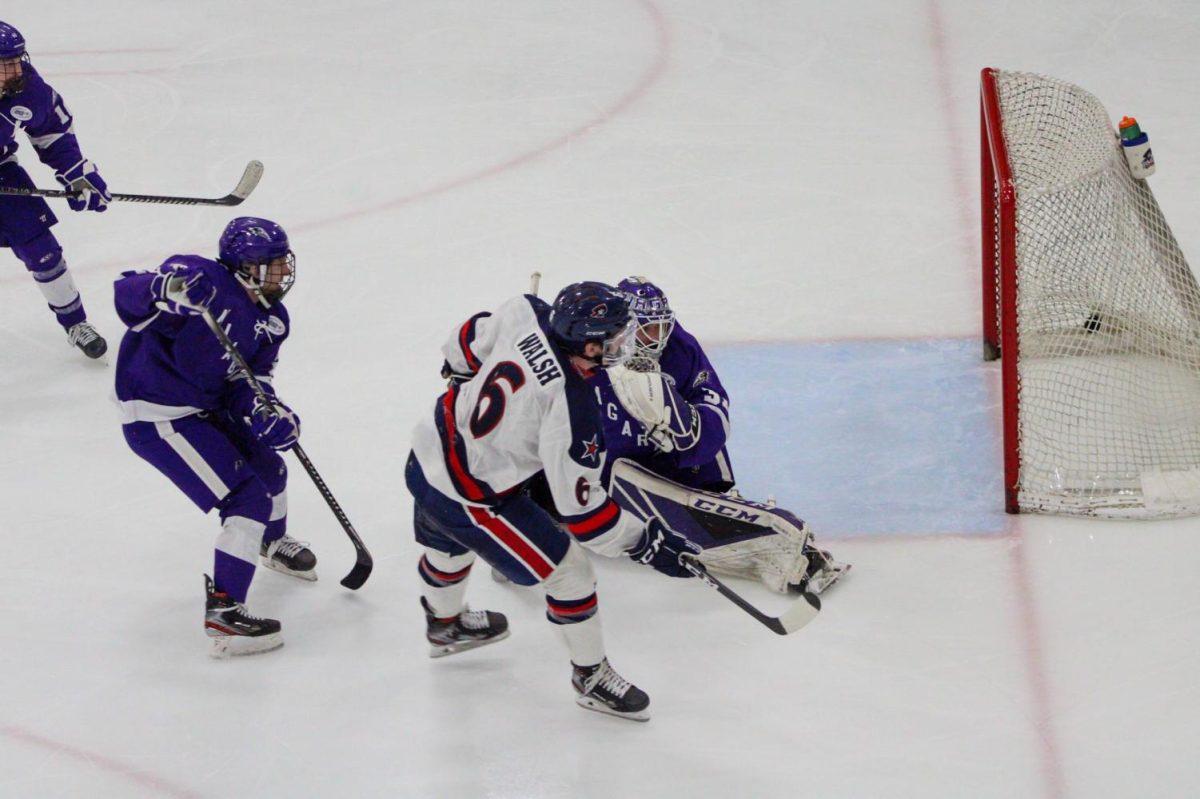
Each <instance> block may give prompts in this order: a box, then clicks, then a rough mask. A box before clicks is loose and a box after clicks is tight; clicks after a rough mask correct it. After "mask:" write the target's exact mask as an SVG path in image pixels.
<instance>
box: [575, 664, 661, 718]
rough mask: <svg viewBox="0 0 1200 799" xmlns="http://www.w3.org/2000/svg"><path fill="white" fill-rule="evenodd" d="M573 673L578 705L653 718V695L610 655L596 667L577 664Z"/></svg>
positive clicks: (621, 716) (601, 710) (601, 711)
mask: <svg viewBox="0 0 1200 799" xmlns="http://www.w3.org/2000/svg"><path fill="white" fill-rule="evenodd" d="M571 665H572V666H573V667H574V669H573V672H572V674H571V685H572V686H573V687H574V688H575V693H577V694H578V696H576V697H575V704H577V705H579V706H580V707H582V708H587V709H588V710H595V711H596V712H597V713H607V714H609V715H610V716H618V717H620V718H623V719H629V720H631V721H649V720H650V711H649V709H648V708H649V707H650V697H649V696H648V695H647V694H646V692H645V691H643V690H642V689H641V688H638V687H637V686H636V685H634V684H633V683H631V682H629V681H628V680H626V679H625V678H624V677H622V676H621V675H620V674H617V672H616V670H615V669H613V667H612V666H610V665H608V658H605V659H604V660H602V661H600V662H599V663H598V664H596V665H595V666H576V665H575V664H574V663H572V664H571Z"/></svg>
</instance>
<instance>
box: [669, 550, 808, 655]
mask: <svg viewBox="0 0 1200 799" xmlns="http://www.w3.org/2000/svg"><path fill="white" fill-rule="evenodd" d="M679 562H680V563H682V564H683V567H684V568H685V569H687V570H688V571H690V572H691V573H692V575H693V576H695V577H696V578H697V579H699V580H700V581H701V582H703V583H704V584H705V585H707V586H708V587H710V588H713V589H715V590H716V591H717V592H719V593H720V594H721V596H723V597H725V598H726V599H728V600H729V601H730V602H732V603H733V604H735V605H737V606H738V607H739V608H741V609H742V610H743V611H745V612H746V613H747V614H749V615H750V616H751V617H753V618H754V620H755V621H757V622H758V623H760V624H762V625H763V626H764V627H766V628H767V629H768V630H770V631H771V632H773V633H776V634H777V635H788V634H789V633H793V632H795V631H796V630H798V629H800V628H801V627H803V626H804V625H805V624H807V623H808V622H810V621H812V620H813V619H814V618H816V616H817V613H818V612H819V611H820V610H821V602H820V600H819V599H817V598H816V597H815V596H812V595H810V594H805V595H804V596H803V597H802V598H801V599H799V600H796V603H797V604H794V605H793V608H792V610H790V611H789V612H788V613H785V614H784V615H783V616H768V615H767V614H765V613H763V612H762V611H761V610H759V609H758V608H756V607H754V605H751V604H750V603H749V602H747V601H746V600H744V599H742V597H741V596H740V595H738V594H737V593H736V592H735V591H734V590H733V589H732V588H730V587H729V586H727V585H725V583H723V582H721V581H720V580H718V579H717V578H716V577H714V576H713V575H711V574H709V572H708V569H706V568H704V566H703V565H702V564H701V563H700V562H699V561H697V560H696V559H695V557H694V556H691V555H688V554H686V553H685V554H683V555H681V556H680V558H679Z"/></svg>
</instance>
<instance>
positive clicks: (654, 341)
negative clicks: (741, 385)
mask: <svg viewBox="0 0 1200 799" xmlns="http://www.w3.org/2000/svg"><path fill="white" fill-rule="evenodd" d="M617 288H618V289H619V290H620V291H622V292H624V294H625V296H626V297H627V298H628V300H629V309H630V311H631V312H632V313H633V314H634V316H635V317H637V322H638V327H637V333H636V338H635V351H634V355H633V357H632V358H630V360H629V363H628V364H627V366H628V368H629V369H632V370H634V371H660V372H661V373H662V375H663V377H664V378H665V379H666V380H667V381H668V382H669V383H670V385H671V387H672V388H673V390H674V392H675V393H676V395H677V403H678V407H679V408H680V410H681V413H680V414H679V417H680V419H681V422H680V423H681V425H682V426H680V427H678V429H675V430H673V429H672V428H671V427H670V426H663V427H660V428H657V429H653V430H650V429H647V427H646V425H644V424H642V423H641V422H640V421H638V419H636V418H635V417H634V416H633V415H632V414H630V413H629V411H627V410H626V409H625V408H624V406H622V404H621V402H620V400H619V399H618V397H617V395H616V394H615V393H614V391H613V384H612V382H611V381H610V380H609V375H608V373H607V372H606V373H605V374H603V375H601V376H600V377H599V379H597V380H596V397H597V399H598V400H599V401H600V407H601V416H602V417H603V418H604V439H605V441H606V442H608V451H609V462H608V464H607V465H608V467H609V469H610V470H611V466H612V463H614V462H615V461H616V460H617V459H619V458H628V459H630V460H632V461H635V462H636V463H640V464H642V465H643V466H646V467H647V468H649V469H651V470H653V471H654V472H655V473H657V474H660V475H662V476H663V477H666V478H667V479H669V480H674V481H675V482H677V483H682V484H683V485H686V486H690V487H692V488H703V489H707V490H709V491H728V490H729V489H730V488H732V487H733V484H734V477H733V468H732V467H731V466H730V464H729V453H728V451H727V450H726V448H725V442H726V439H728V437H729V395H728V394H727V393H726V391H725V387H724V386H722V385H721V380H720V378H718V377H717V370H716V369H714V368H713V365H712V363H711V362H709V360H708V356H707V355H706V354H705V353H704V348H703V347H701V346H700V342H698V341H697V340H696V338H695V337H694V336H693V335H692V334H691V333H689V332H687V331H686V330H684V329H683V327H681V326H680V325H679V323H678V321H676V319H675V313H674V311H672V310H671V305H670V303H669V302H668V300H667V295H666V294H664V293H663V291H662V290H661V289H660V288H658V286H656V285H654V284H653V283H651V282H649V281H648V280H646V279H645V278H644V277H628V278H626V279H624V280H622V281H621V282H620V283H618V284H617ZM607 481H608V472H607V471H606V473H605V482H606V484H607Z"/></svg>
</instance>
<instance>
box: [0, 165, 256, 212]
mask: <svg viewBox="0 0 1200 799" xmlns="http://www.w3.org/2000/svg"><path fill="white" fill-rule="evenodd" d="M262 174H263V165H262V161H251V162H250V163H248V164H246V171H245V172H243V173H242V179H241V180H239V181H238V184H237V186H235V187H234V189H233V191H231V192H229V193H228V194H226V195H225V196H224V197H215V198H210V197H164V196H161V195H157V194H119V193H117V192H113V195H112V198H113V200H120V201H121V202H127V203H161V204H163V205H241V204H242V201H243V200H245V199H246V198H247V197H249V196H250V192H252V191H254V187H255V186H257V185H258V182H259V181H260V180H262ZM0 194H18V195H23V196H25V197H59V198H63V199H66V198H71V197H78V196H79V194H80V192H77V191H70V190H69V189H20V188H12V187H9V186H0Z"/></svg>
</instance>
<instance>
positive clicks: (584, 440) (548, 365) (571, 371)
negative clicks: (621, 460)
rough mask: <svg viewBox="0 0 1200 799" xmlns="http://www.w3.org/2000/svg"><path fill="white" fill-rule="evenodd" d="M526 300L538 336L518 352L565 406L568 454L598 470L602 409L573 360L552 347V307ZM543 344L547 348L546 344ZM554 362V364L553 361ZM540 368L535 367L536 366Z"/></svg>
mask: <svg viewBox="0 0 1200 799" xmlns="http://www.w3.org/2000/svg"><path fill="white" fill-rule="evenodd" d="M523 299H524V300H525V301H526V303H528V307H529V309H530V310H531V311H533V314H534V317H535V318H536V319H537V325H538V332H539V333H540V335H538V334H533V333H531V334H530V335H528V336H526V337H525V338H523V339H521V340H520V341H518V342H517V345H516V346H517V350H518V351H519V352H520V353H521V354H522V356H524V357H525V360H526V363H527V364H528V365H529V366H530V369H531V370H533V371H534V374H535V376H538V374H539V373H538V369H539V368H541V369H542V371H541V374H542V375H547V374H550V375H552V376H551V377H550V378H549V379H546V378H543V377H538V381H539V382H541V381H542V380H545V383H543V385H544V387H546V388H549V389H552V390H553V391H554V392H555V393H556V395H557V396H558V397H559V398H560V399H561V401H562V402H564V403H565V406H566V411H567V417H568V419H569V422H570V426H571V441H570V444H569V446H568V450H567V452H568V454H569V455H570V458H571V460H573V461H575V462H576V463H578V464H579V465H581V466H586V467H589V468H599V467H600V465H601V464H602V463H603V461H604V426H603V424H602V423H601V421H600V405H599V403H598V402H597V401H596V394H595V392H594V390H593V387H592V386H590V385H588V382H587V380H585V379H584V377H583V375H581V374H579V372H578V371H576V369H575V368H574V367H573V366H572V365H571V362H570V359H569V358H568V357H567V356H566V355H565V354H564V353H563V352H562V351H561V350H560V349H559V348H558V347H556V346H554V344H553V333H552V331H551V327H550V305H549V304H548V303H547V302H546V301H545V300H542V299H541V298H539V297H535V296H534V295H532V294H526V295H524V296H523ZM543 342H544V344H543ZM551 359H552V360H551ZM535 361H536V362H537V363H538V366H534V362H535Z"/></svg>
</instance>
